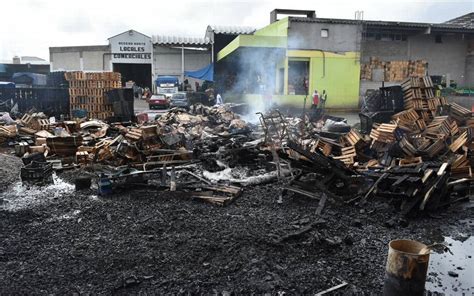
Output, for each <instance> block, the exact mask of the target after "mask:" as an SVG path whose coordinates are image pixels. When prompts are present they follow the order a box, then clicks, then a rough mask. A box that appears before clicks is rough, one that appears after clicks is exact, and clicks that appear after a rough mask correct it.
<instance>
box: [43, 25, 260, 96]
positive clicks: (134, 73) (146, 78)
mask: <svg viewBox="0 0 474 296" xmlns="http://www.w3.org/2000/svg"><path fill="white" fill-rule="evenodd" d="M254 31H255V29H253V28H249V27H235V26H225V27H223V26H208V27H207V29H206V33H205V37H204V38H199V37H177V36H159V35H154V36H152V37H150V36H147V35H145V34H142V33H140V32H137V31H135V30H128V31H125V32H123V33H120V34H118V35H115V36H112V37H110V38H108V44H107V45H91V46H61V47H50V48H49V59H50V67H51V71H114V72H120V73H121V74H122V81H123V82H126V81H130V80H132V81H134V82H136V83H137V85H139V86H141V87H149V88H152V87H153V81H155V80H156V78H157V77H158V76H173V77H177V78H178V79H179V80H180V82H183V81H184V79H186V77H185V72H186V71H196V70H199V69H202V68H205V67H206V66H209V64H212V63H213V62H214V58H215V56H216V53H215V52H214V44H215V42H217V43H218V47H219V48H220V47H222V45H221V44H220V43H222V42H224V43H225V44H224V45H227V43H229V42H230V41H232V40H233V38H235V37H236V36H238V34H242V33H244V34H245V33H247V34H250V33H253V32H254ZM219 48H217V50H219ZM193 81H194V79H192V78H189V82H190V84H191V85H192V86H194V83H193Z"/></svg>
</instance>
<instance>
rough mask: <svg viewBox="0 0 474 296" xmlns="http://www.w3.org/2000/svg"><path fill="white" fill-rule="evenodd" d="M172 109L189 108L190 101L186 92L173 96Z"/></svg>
mask: <svg viewBox="0 0 474 296" xmlns="http://www.w3.org/2000/svg"><path fill="white" fill-rule="evenodd" d="M170 107H171V108H173V107H183V108H187V107H189V100H188V97H187V94H186V93H185V92H179V93H175V94H173V96H172V97H171V101H170Z"/></svg>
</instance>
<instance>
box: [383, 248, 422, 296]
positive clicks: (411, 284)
mask: <svg viewBox="0 0 474 296" xmlns="http://www.w3.org/2000/svg"><path fill="white" fill-rule="evenodd" d="M388 246H389V249H388V257H387V265H386V268H385V281H384V289H383V295H384V296H394V295H423V291H424V290H425V281H426V273H427V271H428V263H429V260H430V254H429V253H428V254H419V252H420V251H421V249H423V248H424V247H426V245H425V244H422V243H420V242H417V241H412V240H393V241H391V242H390V243H389V244H388Z"/></svg>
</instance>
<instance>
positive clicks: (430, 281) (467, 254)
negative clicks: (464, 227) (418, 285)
mask: <svg viewBox="0 0 474 296" xmlns="http://www.w3.org/2000/svg"><path fill="white" fill-rule="evenodd" d="M444 242H445V244H447V245H448V247H449V249H450V250H451V252H452V253H453V254H450V253H449V252H446V253H441V254H439V253H433V254H431V255H430V264H429V267H428V276H427V281H426V285H425V289H426V290H427V291H431V292H441V293H445V294H446V295H472V293H474V258H473V256H474V254H473V253H474V252H473V250H474V237H472V236H469V237H468V238H466V239H464V240H455V239H453V238H451V237H446V238H445V239H444ZM450 274H451V275H450ZM455 275H457V276H455Z"/></svg>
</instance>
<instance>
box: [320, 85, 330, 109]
mask: <svg viewBox="0 0 474 296" xmlns="http://www.w3.org/2000/svg"><path fill="white" fill-rule="evenodd" d="M327 98H328V94H327V93H326V90H325V89H323V93H322V94H321V106H320V108H322V109H324V107H326V100H327Z"/></svg>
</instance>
